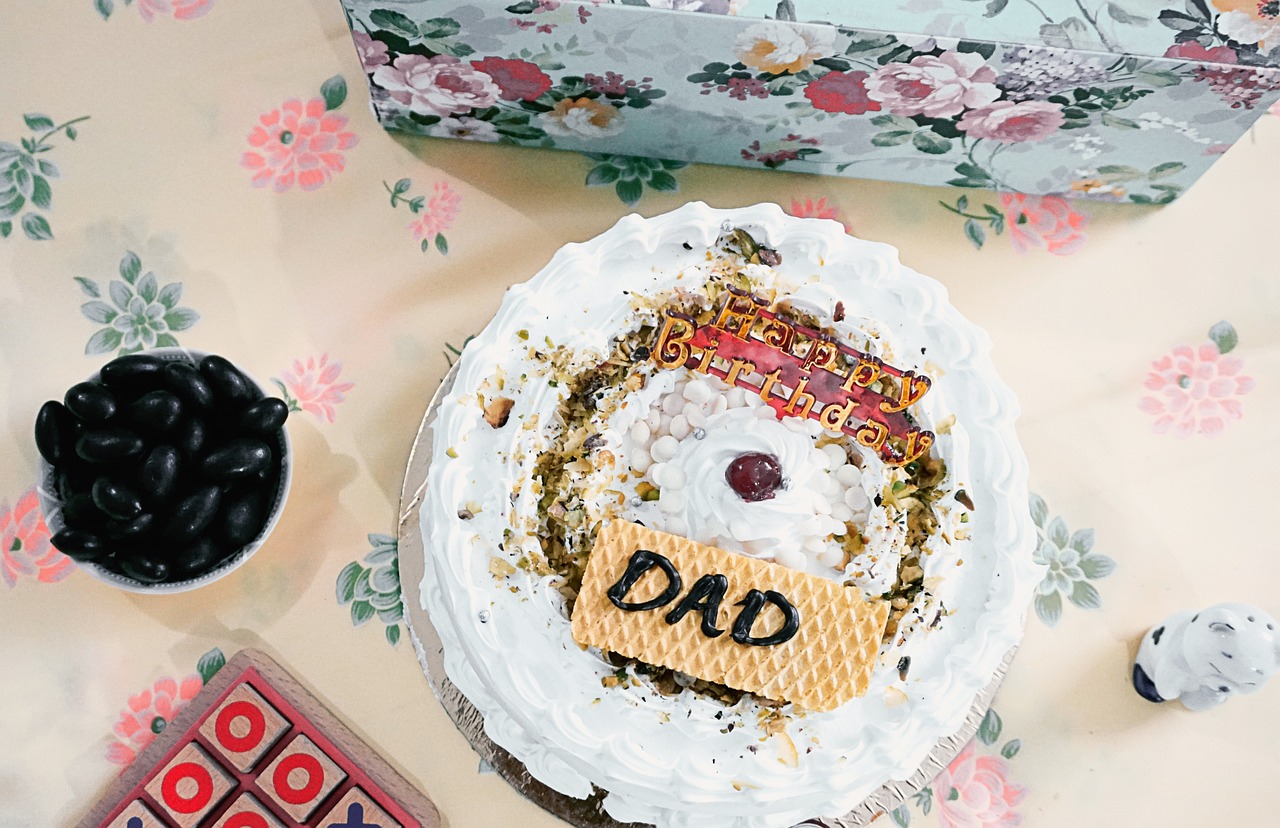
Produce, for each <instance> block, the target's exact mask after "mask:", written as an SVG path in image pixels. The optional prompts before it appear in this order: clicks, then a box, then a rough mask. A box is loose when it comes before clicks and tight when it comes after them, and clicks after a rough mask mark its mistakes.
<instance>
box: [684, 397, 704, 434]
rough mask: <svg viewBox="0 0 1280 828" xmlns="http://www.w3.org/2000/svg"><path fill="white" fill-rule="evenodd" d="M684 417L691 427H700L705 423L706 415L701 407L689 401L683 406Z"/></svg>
mask: <svg viewBox="0 0 1280 828" xmlns="http://www.w3.org/2000/svg"><path fill="white" fill-rule="evenodd" d="M684 418H685V419H686V420H688V421H689V425H690V426H691V427H693V428H702V427H703V426H704V425H706V424H707V415H706V414H703V413H702V409H701V408H699V407H698V406H696V405H694V404H693V403H689V404H688V405H686V406H685V407H684Z"/></svg>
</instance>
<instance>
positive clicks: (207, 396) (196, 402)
mask: <svg viewBox="0 0 1280 828" xmlns="http://www.w3.org/2000/svg"><path fill="white" fill-rule="evenodd" d="M164 384H165V387H166V388H168V389H169V390H170V391H172V392H173V393H174V394H177V395H178V399H180V400H182V401H183V402H184V403H186V404H187V406H188V407H190V408H191V409H193V410H196V411H204V410H206V409H209V408H211V407H212V406H213V389H212V388H211V387H210V386H209V383H208V382H206V381H205V378H204V377H203V376H201V374H200V371H199V369H198V368H196V366H194V365H192V364H191V363H189V362H170V363H169V364H168V365H166V366H164Z"/></svg>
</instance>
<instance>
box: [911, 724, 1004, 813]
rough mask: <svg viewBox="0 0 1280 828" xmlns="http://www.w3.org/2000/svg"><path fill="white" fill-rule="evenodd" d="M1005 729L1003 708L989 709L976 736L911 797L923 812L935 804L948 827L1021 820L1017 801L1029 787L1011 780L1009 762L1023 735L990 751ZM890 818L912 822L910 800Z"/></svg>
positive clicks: (929, 810) (928, 811) (929, 811)
mask: <svg viewBox="0 0 1280 828" xmlns="http://www.w3.org/2000/svg"><path fill="white" fill-rule="evenodd" d="M1003 729H1004V723H1003V722H1002V721H1001V720H1000V716H999V714H998V713H996V711H995V710H994V709H991V710H988V711H987V715H986V716H985V717H983V719H982V724H981V725H980V726H979V727H978V735H977V736H976V737H975V738H974V739H973V741H971V742H969V744H967V745H965V746H964V748H963V749H962V750H961V751H960V753H959V754H958V755H957V756H956V758H955V759H952V760H951V764H949V765H947V767H945V768H943V770H942V772H941V773H939V774H938V775H937V776H936V777H935V778H934V780H933V782H931V783H929V786H928V787H927V788H924V789H922V790H921V791H919V792H918V793H916V794H915V795H914V796H913V797H912V798H911V799H912V803H913V804H914V805H915V806H916V807H917V808H919V810H920V812H921V813H922V814H923V815H925V816H928V815H929V814H930V813H932V812H933V810H934V809H935V808H936V809H937V812H938V823H939V824H940V825H942V826H943V828H1005V826H1014V825H1021V824H1022V814H1021V813H1020V812H1019V811H1018V806H1019V805H1020V804H1022V801H1023V800H1024V799H1026V797H1027V794H1028V790H1027V787H1026V786H1025V785H1021V784H1018V783H1016V782H1014V781H1013V780H1012V774H1011V772H1010V765H1009V762H1010V760H1012V759H1013V758H1014V757H1015V756H1017V755H1018V752H1019V751H1020V750H1022V740H1020V739H1010V740H1008V741H1007V742H1005V743H1004V745H1003V746H1001V747H1000V749H999V750H998V751H994V750H991V751H988V749H993V748H995V746H996V744H997V743H999V741H1000V736H1001V732H1002V731H1003ZM889 818H890V819H891V820H892V821H893V824H894V825H897V826H899V828H907V826H909V825H910V824H911V808H910V806H909V805H907V804H906V803H904V804H902V805H900V806H898V807H897V808H895V809H894V810H892V811H890V812H889Z"/></svg>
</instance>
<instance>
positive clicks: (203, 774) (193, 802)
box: [160, 762, 213, 814]
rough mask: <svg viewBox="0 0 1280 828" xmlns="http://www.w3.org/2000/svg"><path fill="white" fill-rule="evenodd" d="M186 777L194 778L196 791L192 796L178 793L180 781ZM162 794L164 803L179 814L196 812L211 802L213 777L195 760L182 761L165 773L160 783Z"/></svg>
mask: <svg viewBox="0 0 1280 828" xmlns="http://www.w3.org/2000/svg"><path fill="white" fill-rule="evenodd" d="M184 779H193V780H195V783H196V792H195V794H194V795H193V796H191V797H184V796H182V794H180V793H178V783H179V782H181V781H182V780H184ZM160 795H161V796H162V797H163V798H164V804H165V805H166V806H168V807H169V808H172V809H173V810H174V811H175V812H177V813H179V814H194V813H196V812H197V811H199V810H201V809H203V808H204V807H205V806H207V805H208V804H209V800H210V799H212V798H213V777H211V776H209V771H208V769H206V768H205V767H204V766H203V765H197V764H196V763H195V762H182V763H180V764H177V765H174V766H173V769H172V770H170V771H169V772H168V773H166V774H165V775H164V781H163V782H162V783H160Z"/></svg>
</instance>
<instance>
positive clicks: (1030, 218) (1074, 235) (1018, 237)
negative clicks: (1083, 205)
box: [1000, 193, 1089, 256]
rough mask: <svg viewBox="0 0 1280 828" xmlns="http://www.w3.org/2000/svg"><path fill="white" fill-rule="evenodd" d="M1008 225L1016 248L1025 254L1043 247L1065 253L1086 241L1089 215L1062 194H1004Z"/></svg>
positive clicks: (1062, 254) (1077, 247)
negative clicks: (1080, 210) (1085, 234)
mask: <svg viewBox="0 0 1280 828" xmlns="http://www.w3.org/2000/svg"><path fill="white" fill-rule="evenodd" d="M1000 206H1001V208H1002V209H1003V210H1004V218H1005V226H1007V227H1008V228H1009V240H1010V241H1011V242H1012V243H1013V249H1014V250H1017V251H1018V252H1019V253H1026V252H1027V251H1028V250H1030V249H1031V248H1033V247H1043V248H1045V249H1046V250H1048V251H1049V252H1050V253H1056V254H1057V255H1059V256H1065V255H1067V254H1068V253H1074V252H1076V251H1077V250H1079V249H1080V246H1081V245H1083V244H1084V238H1085V237H1084V232H1083V230H1084V226H1085V225H1086V224H1088V223H1089V217H1088V216H1086V215H1084V214H1083V213H1077V212H1076V211H1075V210H1072V209H1071V202H1069V201H1067V200H1066V199H1065V198H1062V197H1061V196H1030V195H1023V194H1021V193H1001V194H1000Z"/></svg>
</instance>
